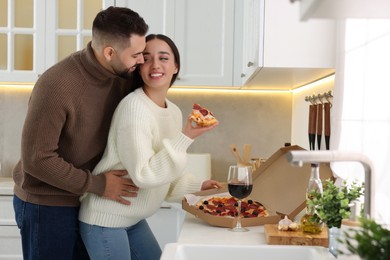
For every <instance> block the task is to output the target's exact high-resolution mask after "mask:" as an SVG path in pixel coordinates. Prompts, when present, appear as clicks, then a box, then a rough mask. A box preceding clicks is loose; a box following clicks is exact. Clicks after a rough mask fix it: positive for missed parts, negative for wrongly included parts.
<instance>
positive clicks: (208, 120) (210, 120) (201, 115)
mask: <svg viewBox="0 0 390 260" xmlns="http://www.w3.org/2000/svg"><path fill="white" fill-rule="evenodd" d="M191 119H192V121H194V122H195V123H196V124H197V125H198V126H201V127H205V126H211V125H214V124H215V123H217V122H218V120H217V119H216V118H215V117H214V115H213V113H212V112H211V111H210V110H208V109H207V108H204V107H202V106H201V105H199V104H194V105H193V106H192V113H191Z"/></svg>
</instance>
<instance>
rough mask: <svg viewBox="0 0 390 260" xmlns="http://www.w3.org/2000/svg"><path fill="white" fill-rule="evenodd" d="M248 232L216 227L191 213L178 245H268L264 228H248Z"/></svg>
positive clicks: (187, 214) (187, 216) (188, 215)
mask: <svg viewBox="0 0 390 260" xmlns="http://www.w3.org/2000/svg"><path fill="white" fill-rule="evenodd" d="M247 228H248V229H249V231H248V232H232V231H229V230H228V228H223V227H214V226H211V225H209V224H208V223H207V222H205V221H203V220H201V219H199V218H196V217H195V216H193V215H191V214H190V213H186V217H185V220H184V223H183V227H182V229H181V232H180V235H179V239H178V243H191V244H205V243H207V244H214V245H217V244H218V245H262V244H266V239H265V234H264V227H263V226H255V227H247Z"/></svg>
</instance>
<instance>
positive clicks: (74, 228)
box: [14, 196, 89, 260]
mask: <svg viewBox="0 0 390 260" xmlns="http://www.w3.org/2000/svg"><path fill="white" fill-rule="evenodd" d="M14 210H15V219H16V223H17V225H18V227H19V229H20V234H21V236H22V247H23V259H24V260H52V259H55V260H60V259H64V260H70V259H89V257H88V254H87V251H86V249H85V247H84V244H83V243H82V240H81V237H80V234H79V221H78V215H79V208H78V207H53V206H42V205H37V204H32V203H28V202H24V201H22V200H21V199H19V198H18V197H17V196H14Z"/></svg>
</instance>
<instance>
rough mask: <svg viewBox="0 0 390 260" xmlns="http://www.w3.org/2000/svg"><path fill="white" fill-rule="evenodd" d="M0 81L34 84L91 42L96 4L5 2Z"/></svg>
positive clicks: (84, 0) (76, 0) (78, 0)
mask: <svg viewBox="0 0 390 260" xmlns="http://www.w3.org/2000/svg"><path fill="white" fill-rule="evenodd" d="M2 2H5V3H6V6H4V7H3V6H2V8H1V9H2V10H1V11H0V14H1V15H0V16H1V17H2V18H0V49H1V52H2V55H0V79H1V81H2V82H35V81H36V80H37V79H38V77H39V75H40V74H42V73H43V72H44V71H45V70H46V69H47V68H49V67H50V66H52V65H53V64H55V63H56V62H58V61H59V60H61V59H63V58H64V57H66V56H67V55H69V54H70V53H72V52H74V51H77V50H80V49H82V48H83V47H84V46H86V44H87V43H88V42H89V41H90V40H91V35H92V31H91V28H92V21H93V19H94V18H95V15H96V13H98V12H99V11H100V10H101V8H102V6H103V1H102V0H99V1H96V0H31V1H22V0H4V1H2Z"/></svg>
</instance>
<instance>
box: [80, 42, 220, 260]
mask: <svg viewBox="0 0 390 260" xmlns="http://www.w3.org/2000/svg"><path fill="white" fill-rule="evenodd" d="M143 56H144V64H143V65H141V66H140V67H139V72H138V73H135V74H136V75H138V77H136V79H135V82H136V86H137V87H138V88H137V89H136V90H135V91H134V92H133V93H131V94H129V95H128V96H127V97H125V98H124V99H123V100H122V101H121V103H120V104H119V105H118V107H117V109H116V111H115V114H114V117H113V119H112V123H111V129H110V134H109V137H108V143H107V147H106V150H105V153H104V155H103V158H102V160H101V161H100V162H99V164H98V165H97V166H96V168H95V169H94V174H100V173H102V172H105V171H107V170H108V169H126V170H127V171H128V172H129V178H131V179H132V181H133V182H134V183H135V184H136V185H137V186H138V187H139V191H138V194H137V197H133V198H128V200H129V201H130V203H131V205H130V206H126V205H123V204H120V203H117V202H115V201H110V200H107V199H104V198H101V197H98V196H95V195H94V194H86V195H85V196H84V197H83V198H82V205H81V208H80V215H79V220H80V232H81V236H82V238H83V241H84V243H85V245H86V247H87V250H88V253H89V255H90V257H91V258H92V259H132V260H134V259H159V258H160V255H161V249H160V247H159V245H158V243H157V241H156V239H155V238H154V236H153V233H152V232H151V230H150V229H149V226H148V224H147V222H146V220H145V218H147V217H149V216H151V215H153V214H154V213H155V212H156V211H157V210H158V209H159V207H160V205H161V203H162V202H163V201H164V200H165V199H166V200H173V199H178V198H179V199H181V198H182V197H183V195H184V194H185V193H188V192H195V191H199V190H205V189H210V188H214V187H215V186H217V187H220V184H219V183H218V182H216V181H213V180H207V181H204V182H203V183H202V181H200V180H197V179H196V178H195V177H194V176H192V175H189V174H184V173H183V170H184V168H185V165H186V160H187V153H186V151H187V149H188V147H189V146H190V145H191V144H192V142H193V141H194V138H196V137H198V136H200V135H201V134H203V133H205V132H207V131H209V130H211V129H213V128H214V127H215V126H216V125H217V124H216V125H213V126H210V127H203V128H201V127H195V126H193V125H192V123H191V120H190V119H189V117H188V118H187V122H186V124H185V126H184V128H183V129H182V113H181V111H180V109H179V108H178V107H177V106H176V105H175V104H173V103H172V102H170V101H169V100H167V92H168V89H169V88H170V86H171V85H172V84H173V82H174V81H175V79H176V77H177V74H178V72H179V70H180V57H179V52H178V50H177V47H176V46H175V44H174V43H173V42H172V40H171V39H169V38H168V37H166V36H164V35H149V36H147V37H146V48H145V51H144V54H143Z"/></svg>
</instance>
